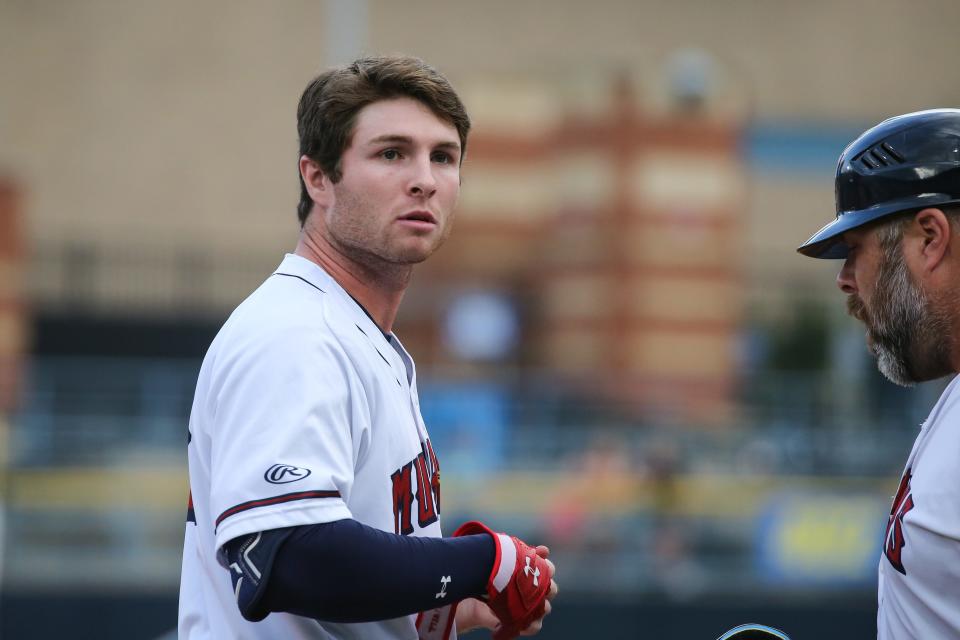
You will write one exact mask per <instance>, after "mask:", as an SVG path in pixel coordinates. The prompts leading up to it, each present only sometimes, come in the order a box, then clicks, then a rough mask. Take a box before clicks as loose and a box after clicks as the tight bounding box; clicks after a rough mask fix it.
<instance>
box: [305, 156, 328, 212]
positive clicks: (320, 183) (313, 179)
mask: <svg viewBox="0 0 960 640" xmlns="http://www.w3.org/2000/svg"><path fill="white" fill-rule="evenodd" d="M300 177H301V178H302V179H303V184H304V186H305V187H306V189H307V193H308V194H310V199H311V200H313V201H314V202H316V203H317V204H318V205H320V206H321V207H325V206H327V205H328V204H329V203H330V198H331V196H332V195H333V189H332V186H333V182H332V181H331V180H330V178H329V177H328V176H327V174H326V173H324V171H323V169H321V168H320V163H318V162H317V161H316V160H314V159H313V158H311V157H309V156H306V155H304V156H300Z"/></svg>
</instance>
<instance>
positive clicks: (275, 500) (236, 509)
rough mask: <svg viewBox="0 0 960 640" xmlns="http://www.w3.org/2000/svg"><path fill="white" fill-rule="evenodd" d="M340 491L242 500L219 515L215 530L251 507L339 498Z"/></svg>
mask: <svg viewBox="0 0 960 640" xmlns="http://www.w3.org/2000/svg"><path fill="white" fill-rule="evenodd" d="M339 497H340V492H339V491H336V490H333V491H295V492H294V493H285V494H283V495H279V496H273V497H270V498H261V499H259V500H250V501H248V502H241V503H240V504H238V505H234V506H232V507H230V508H229V509H227V510H226V511H224V512H223V513H221V514H220V515H219V516H217V521H216V522H215V523H214V530H216V528H217V527H219V526H220V523H221V522H223V521H224V520H226V519H227V518H229V517H230V516H233V515H236V514H238V513H240V512H242V511H247V510H249V509H255V508H257V507H266V506H268V505H273V504H283V503H285V502H293V501H295V500H313V499H315V498H339Z"/></svg>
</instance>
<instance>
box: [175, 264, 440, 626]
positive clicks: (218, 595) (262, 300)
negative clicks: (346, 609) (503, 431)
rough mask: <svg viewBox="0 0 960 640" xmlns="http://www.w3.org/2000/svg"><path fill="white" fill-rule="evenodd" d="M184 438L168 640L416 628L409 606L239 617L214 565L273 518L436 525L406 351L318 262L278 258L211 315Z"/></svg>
mask: <svg viewBox="0 0 960 640" xmlns="http://www.w3.org/2000/svg"><path fill="white" fill-rule="evenodd" d="M187 448H188V458H189V468H190V493H191V501H190V502H191V506H190V509H189V511H188V522H187V529H186V535H185V539H184V549H183V569H182V575H181V584H180V616H179V617H180V619H179V637H180V638H181V640H188V639H189V640H198V639H201V638H202V639H206V638H215V639H218V640H220V639H224V638H234V639H239V638H263V639H268V638H269V639H271V640H273V639H276V638H284V639H294V640H306V639H308V638H309V639H311V640H312V639H321V638H322V639H327V638H338V639H339V638H364V639H372V640H397V639H403V640H407V639H410V640H415V639H416V638H417V637H418V632H417V628H416V616H409V617H403V618H396V619H393V620H385V621H380V622H371V623H362V624H333V623H327V622H318V621H316V620H313V619H310V618H305V617H300V616H294V615H290V614H284V613H272V614H270V615H269V616H267V618H266V619H265V620H263V621H261V622H256V623H251V622H247V621H246V620H244V619H243V617H242V616H241V615H240V612H239V609H238V607H237V604H236V601H235V596H234V592H233V587H232V584H231V579H230V574H229V573H228V570H227V568H225V566H224V565H225V554H224V552H223V551H222V548H223V545H224V543H226V542H227V541H229V540H231V539H232V538H236V537H238V536H242V535H246V534H249V533H254V532H257V531H264V530H269V529H276V528H281V527H290V526H296V525H310V524H317V523H323V522H331V521H334V520H341V519H344V518H353V519H355V520H357V521H359V522H362V523H364V524H366V525H369V526H371V527H375V528H377V529H381V530H383V531H389V532H395V533H401V534H405V535H415V536H431V537H439V536H440V535H441V533H440V514H439V506H440V488H439V468H438V464H437V458H436V456H435V455H434V452H433V449H432V447H431V445H430V440H429V438H428V437H427V430H426V428H425V426H424V424H423V419H422V418H421V416H420V408H419V400H418V398H417V385H416V372H415V370H414V365H413V361H412V360H411V358H410V356H409V355H408V354H407V352H406V351H405V350H404V349H403V347H402V346H401V345H400V343H399V342H398V341H397V339H396V338H395V337H394V336H392V335H391V336H389V337H388V336H385V335H384V334H383V333H382V332H381V331H380V329H379V328H378V327H377V325H376V324H375V323H374V322H373V321H372V320H371V319H370V317H369V316H368V315H367V314H366V312H365V311H364V310H363V309H362V308H361V307H360V306H359V305H358V304H357V303H356V302H355V301H354V300H353V299H352V298H351V297H350V296H349V295H348V294H347V292H346V291H344V290H343V288H342V287H340V286H339V285H338V284H337V283H336V282H335V281H334V280H333V278H331V277H330V276H329V275H328V274H327V273H326V272H325V271H323V269H321V268H320V267H319V266H318V265H316V264H314V263H313V262H311V261H309V260H307V259H305V258H302V257H299V256H295V255H287V256H286V258H285V259H284V260H283V262H282V263H281V264H280V267H279V268H278V269H277V271H276V273H274V274H273V275H272V276H271V277H270V278H268V279H267V280H266V282H264V283H263V284H262V285H261V286H260V287H259V288H258V289H257V290H256V291H255V292H254V293H253V294H251V295H250V297H249V298H247V299H246V300H245V301H244V302H243V303H242V304H241V305H240V306H239V307H237V309H236V310H235V311H234V312H233V314H232V315H231V316H230V318H229V319H228V320H227V322H226V323H225V324H224V326H223V328H222V329H221V330H220V332H219V334H218V335H217V337H216V338H215V339H214V341H213V343H212V345H211V346H210V349H209V351H208V352H207V355H206V357H205V358H204V361H203V365H202V367H201V369H200V376H199V379H198V381H197V390H196V396H195V397H194V402H193V408H192V411H191V415H190V444H189V445H188V447H187ZM452 637H455V632H454V633H453V636H452Z"/></svg>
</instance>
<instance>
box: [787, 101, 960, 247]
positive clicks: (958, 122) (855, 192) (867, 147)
mask: <svg viewBox="0 0 960 640" xmlns="http://www.w3.org/2000/svg"><path fill="white" fill-rule="evenodd" d="M834 188H835V196H836V219H835V220H834V221H833V222H831V223H829V224H827V225H825V226H824V227H823V228H821V229H820V230H819V231H818V232H817V233H815V234H813V235H812V236H811V237H810V239H808V240H807V241H806V242H805V243H803V244H802V245H801V246H800V247H799V248H798V249H797V251H798V252H800V253H802V254H803V255H807V256H810V257H813V258H844V257H846V253H847V248H846V246H845V245H844V244H843V242H842V241H841V239H840V236H842V235H843V233H845V232H847V231H849V230H851V229H855V228H857V227H859V226H862V225H864V224H867V223H869V222H873V221H874V220H877V219H880V218H883V217H886V216H889V215H893V214H896V213H901V212H904V211H911V210H920V209H923V208H925V207H937V206H942V205H945V204H953V203H957V202H960V109H933V110H929V111H917V112H915V113H907V114H904V115H901V116H897V117H894V118H890V119H889V120H884V121H883V122H881V123H880V124H878V125H877V126H875V127H873V128H871V129H869V130H867V131H865V132H864V133H863V134H861V135H860V137H858V138H857V139H856V140H854V141H853V142H851V143H850V144H849V145H848V146H847V148H846V149H844V151H843V153H842V154H841V155H840V160H839V162H838V163H837V175H836V179H835V181H834Z"/></svg>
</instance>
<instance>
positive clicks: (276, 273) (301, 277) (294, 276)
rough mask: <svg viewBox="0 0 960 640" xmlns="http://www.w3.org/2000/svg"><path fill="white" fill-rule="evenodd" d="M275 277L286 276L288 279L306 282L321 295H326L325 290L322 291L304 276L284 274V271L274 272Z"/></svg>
mask: <svg viewBox="0 0 960 640" xmlns="http://www.w3.org/2000/svg"><path fill="white" fill-rule="evenodd" d="M273 275H275V276H286V277H288V278H296V279H297V280H303V281H304V282H306V283H307V284H308V285H310V286H311V287H313V288H314V289H316V290H317V291H319V292H320V293H326V291H324V290H323V289H321V288H320V287H318V286H317V285H315V284H313V283H312V282H310V281H309V280H307V279H306V278H304V277H303V276H298V275H297V274H295V273H284V272H282V271H274V272H273Z"/></svg>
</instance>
